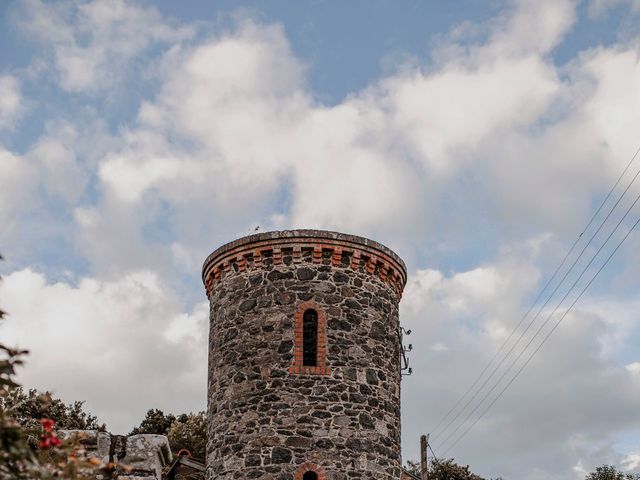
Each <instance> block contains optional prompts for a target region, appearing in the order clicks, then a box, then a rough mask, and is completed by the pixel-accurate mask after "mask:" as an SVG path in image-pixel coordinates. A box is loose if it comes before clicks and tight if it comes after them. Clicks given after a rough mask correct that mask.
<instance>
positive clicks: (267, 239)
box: [203, 230, 406, 480]
mask: <svg viewBox="0 0 640 480" xmlns="http://www.w3.org/2000/svg"><path fill="white" fill-rule="evenodd" d="M203 281H204V284H205V287H206V291H207V296H208V298H209V301H210V304H211V315H210V334H209V385H208V386H209V391H208V419H209V443H208V447H207V479H208V480H213V479H219V480H231V479H237V480H240V479H242V480H246V479H273V480H324V479H330V480H347V479H349V480H351V479H373V478H375V479H377V480H398V479H399V478H400V466H401V460H400V376H401V372H400V348H401V347H400V340H399V328H400V325H399V319H398V302H399V301H400V296H401V294H402V289H403V287H404V285H405V283H406V268H405V266H404V263H403V262H402V260H401V259H400V258H399V257H398V256H397V255H396V254H395V253H394V252H392V251H391V250H389V249H388V248H386V247H384V246H383V245H381V244H379V243H377V242H374V241H371V240H368V239H366V238H362V237H356V236H353V235H345V234H341V233H335V232H327V231H320V230H291V231H282V232H268V233H259V234H257V235H251V236H248V237H244V238H241V239H239V240H236V241H234V242H231V243H228V244H226V245H224V246H222V247H220V248H219V249H217V250H216V251H215V252H213V253H212V254H211V255H210V256H209V257H208V258H207V260H206V261H205V263H204V267H203Z"/></svg>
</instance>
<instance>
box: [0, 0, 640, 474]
mask: <svg viewBox="0 0 640 480" xmlns="http://www.w3.org/2000/svg"><path fill="white" fill-rule="evenodd" d="M0 12H2V15H1V21H2V24H1V27H0V225H1V227H0V248H1V252H2V254H3V255H4V256H5V257H6V260H5V261H4V262H3V263H2V265H1V267H0V272H1V273H2V275H3V277H4V279H3V283H2V284H1V285H0V304H1V305H2V308H3V309H5V310H7V311H8V312H9V313H10V316H9V318H8V321H7V322H5V324H4V325H3V326H2V327H1V329H0V334H1V335H2V339H3V341H6V342H8V343H10V344H18V345H21V346H23V347H27V348H29V349H30V350H31V352H32V353H31V355H30V357H29V364H28V366H27V367H26V368H25V369H24V370H23V371H22V372H21V375H20V378H21V381H22V382H23V383H24V384H25V385H27V386H30V387H37V388H40V389H51V390H53V391H54V392H55V393H56V394H57V395H58V396H60V397H62V398H63V399H65V400H67V401H72V400H77V399H81V400H86V406H87V409H88V410H90V411H92V412H94V413H95V414H97V415H98V416H99V417H100V419H102V420H104V421H106V422H107V423H108V425H109V427H110V429H111V430H112V431H113V432H118V433H125V432H127V431H128V430H129V429H130V428H131V427H132V426H133V425H134V424H135V423H136V422H138V421H139V420H140V419H141V418H142V416H143V415H144V412H145V411H146V410H147V409H149V408H151V407H156V408H161V409H163V410H165V411H171V412H175V413H179V412H185V411H195V410H201V409H203V408H204V406H205V403H206V396H205V379H206V336H207V328H208V323H207V304H206V298H205V295H204V291H203V288H202V285H201V283H200V267H201V264H202V261H203V259H204V258H205V257H206V255H207V254H208V253H210V252H211V251H212V250H213V249H215V248H216V247H217V246H219V245H220V244H222V243H224V242H226V241H229V240H232V239H234V238H236V237H238V236H242V235H245V234H247V233H249V232H250V231H252V230H253V229H254V228H255V226H258V225H259V226H260V228H261V230H271V229H283V228H300V227H314V228H323V229H332V230H339V231H344V232H348V233H354V234H358V235H363V236H368V237H371V238H374V239H376V240H379V241H381V242H383V243H385V244H386V245H388V246H389V247H391V248H392V249H394V250H395V251H397V252H398V253H399V254H400V255H401V256H402V257H403V258H404V259H405V260H406V262H407V266H408V270H409V282H408V285H407V287H406V290H405V295H404V297H403V300H402V305H401V306H402V309H401V316H402V323H403V324H404V326H405V327H406V328H410V329H412V330H413V334H412V335H411V337H410V342H411V343H412V344H413V346H414V350H413V352H412V354H411V363H412V366H413V369H414V374H413V375H412V376H411V377H407V378H405V380H404V381H403V425H404V427H403V455H404V457H405V459H407V458H416V457H417V456H418V452H417V450H418V448H417V446H418V437H419V435H420V434H422V433H427V432H434V435H433V447H434V449H435V451H436V453H438V454H439V455H446V456H448V457H452V456H453V457H455V458H456V459H457V460H458V461H459V462H461V463H465V464H467V463H468V464H470V465H471V467H472V469H473V470H475V471H477V472H479V473H482V474H484V475H487V476H489V475H494V476H497V475H502V476H504V477H505V478H508V479H525V480H535V479H579V478H583V477H584V472H585V471H589V470H590V469H592V468H593V467H594V466H595V465H598V464H602V463H604V462H608V463H613V464H616V465H620V466H622V467H624V468H625V469H628V470H630V471H638V472H640V347H639V346H638V345H640V313H638V312H640V294H639V293H638V287H637V286H638V285H639V281H640V274H639V272H638V269H637V265H638V262H639V261H640V253H639V252H640V235H638V234H632V235H631V236H629V237H628V238H627V240H626V242H625V243H624V244H623V245H622V247H620V249H619V250H618V251H617V253H616V256H615V257H614V258H613V260H612V261H611V262H610V264H609V265H607V267H606V269H605V270H603V272H602V274H601V275H600V276H599V277H598V278H597V280H596V281H595V282H594V283H593V285H592V286H591V288H590V289H589V290H588V291H587V293H586V294H585V295H584V297H583V298H582V299H581V300H580V301H579V303H578V304H577V305H576V307H575V308H574V309H573V310H572V311H571V312H569V314H568V315H566V316H565V317H564V320H563V321H562V323H561V324H560V325H559V327H558V328H557V330H556V331H555V333H553V335H552V336H551V337H550V338H549V340H548V342H546V343H545V344H544V347H543V348H542V349H541V350H540V351H539V353H538V354H537V355H536V356H535V357H533V360H532V361H531V363H530V364H529V366H528V367H527V368H526V369H525V370H524V371H523V372H522V374H521V375H520V376H519V377H518V378H517V380H516V381H515V382H514V383H513V384H512V385H511V386H510V387H509V388H508V389H507V390H506V391H505V393H504V395H502V397H501V398H500V399H499V400H498V401H497V402H496V403H495V404H494V405H493V406H492V407H491V409H490V410H489V411H488V412H487V413H486V414H485V415H484V416H483V417H480V414H481V413H482V412H483V411H484V410H485V406H486V405H488V404H489V403H490V402H491V400H492V399H493V398H494V397H495V395H496V394H497V393H498V392H500V391H501V390H502V388H503V385H505V384H506V382H507V381H508V380H509V378H511V377H512V376H513V374H514V373H515V372H516V371H517V370H518V368H519V365H521V364H523V362H524V361H525V360H526V359H527V357H528V356H529V353H530V352H531V351H534V349H535V348H536V347H537V345H538V344H539V342H540V341H541V338H542V336H543V335H545V334H546V333H547V332H549V331H550V328H552V326H553V325H554V324H555V322H556V321H558V320H559V319H561V318H563V315H564V312H566V308H567V306H568V305H570V303H571V301H572V300H573V298H575V295H576V294H577V293H578V292H579V289H580V288H581V287H582V286H583V285H584V284H585V283H586V281H588V279H589V278H591V276H592V275H593V274H594V273H595V271H596V269H597V268H599V266H600V265H602V263H603V262H604V260H605V259H606V256H607V255H608V254H609V253H610V252H611V251H613V248H614V247H615V245H616V244H617V243H618V242H619V241H620V240H622V239H623V238H624V235H625V234H626V232H627V231H628V230H629V228H630V227H631V226H632V225H633V223H634V222H635V221H636V219H637V217H638V215H640V205H637V208H632V209H631V210H630V213H629V215H628V216H627V217H626V218H624V219H623V215H624V212H625V211H626V210H627V209H628V208H629V206H630V205H632V202H633V199H634V198H636V195H638V193H640V187H637V186H636V185H635V184H633V185H632V187H631V188H630V189H629V191H628V193H627V195H626V196H625V197H623V199H622V200H621V201H620V203H619V205H618V207H617V208H616V209H615V210H614V211H613V213H612V215H611V217H610V218H609V219H608V221H607V222H605V224H604V226H603V227H602V229H601V230H600V232H598V234H597V235H596V236H595V238H594V240H593V242H592V243H591V244H590V245H588V246H586V245H587V243H586V242H587V240H588V239H589V238H590V237H591V236H592V235H593V233H594V232H596V228H597V226H598V225H599V224H600V222H601V220H602V219H603V218H604V215H605V214H606V213H607V212H608V211H609V210H610V209H611V207H612V206H613V205H614V201H615V200H617V199H618V198H619V197H620V195H621V193H622V191H623V190H624V187H625V186H626V185H627V184H629V182H630V180H631V179H632V178H633V175H634V174H635V173H636V172H637V171H638V169H640V159H639V160H638V162H637V163H634V164H632V166H631V167H630V169H629V170H628V171H627V174H626V175H625V177H624V178H623V180H621V182H620V185H619V187H618V188H617V189H616V190H615V191H614V193H613V194H612V197H611V198H609V200H608V201H607V203H606V205H605V207H603V209H602V211H601V212H602V213H601V215H600V216H599V217H598V218H597V220H595V221H594V223H593V224H592V227H590V229H589V230H588V231H587V232H585V234H584V235H583V237H581V239H580V243H579V244H578V246H577V247H576V249H575V250H574V255H573V257H570V259H569V260H568V263H566V264H565V267H568V265H570V264H571V262H572V259H573V258H577V254H578V253H579V252H580V251H581V250H583V249H584V251H585V253H584V257H583V259H582V260H579V261H578V263H577V266H576V267H575V269H574V270H573V271H572V272H569V273H568V274H567V279H566V282H565V283H563V284H560V285H559V286H558V289H557V294H556V296H554V297H552V298H551V299H550V300H549V302H548V303H547V304H546V305H545V304H544V301H545V300H546V299H547V297H548V295H550V294H551V293H552V291H553V290H554V287H555V285H556V284H557V281H558V280H559V279H560V278H561V277H562V275H563V272H564V270H562V271H561V272H560V274H559V275H558V276H557V277H556V278H555V279H554V282H552V283H551V286H550V287H549V289H548V290H547V291H546V292H547V294H548V295H547V296H543V297H542V300H541V301H539V302H538V303H537V304H536V305H535V308H533V309H532V313H531V314H530V315H529V316H527V317H526V320H525V322H524V323H523V326H524V325H527V324H528V323H529V322H530V321H533V320H531V319H534V320H535V323H533V325H532V327H531V329H530V330H529V331H528V332H527V333H526V334H525V336H524V338H523V340H522V341H521V342H520V344H518V345H516V346H515V347H514V349H513V353H512V355H511V357H508V358H507V360H505V361H504V363H503V365H502V367H501V368H502V370H500V369H499V370H498V372H497V373H496V375H495V376H494V377H493V378H491V379H490V380H488V381H487V382H486V388H485V389H484V390H483V391H481V392H479V393H478V394H477V396H476V397H475V399H473V401H470V403H469V407H468V408H467V409H465V410H464V411H462V412H461V413H460V414H459V415H458V418H457V420H456V422H453V423H452V425H451V426H450V427H448V428H447V429H445V428H444V427H445V426H447V424H448V423H449V420H452V419H453V418H455V412H454V414H452V415H450V416H449V418H447V419H446V421H445V422H441V420H442V419H443V417H445V415H446V413H447V412H448V410H449V409H450V407H451V406H452V405H454V404H455V402H456V401H457V400H458V399H459V398H460V396H461V395H462V394H463V393H464V392H465V391H466V390H467V389H468V387H469V386H470V385H471V384H472V382H473V381H474V379H475V378H476V377H477V375H478V374H479V373H480V371H481V370H482V367H483V366H484V365H485V364H486V363H487V362H488V361H489V360H490V359H491V358H492V356H493V354H494V352H496V350H498V349H499V348H500V346H501V345H502V344H503V342H504V341H505V340H507V339H508V338H509V333H510V332H511V331H512V329H513V328H514V327H515V326H516V325H517V324H518V323H519V321H520V320H521V318H523V315H524V314H525V313H526V312H527V309H528V308H529V307H530V306H531V304H532V302H533V301H534V300H535V299H536V296H537V295H538V293H539V292H540V290H541V289H542V288H543V287H544V286H545V283H546V282H547V281H548V280H549V278H550V277H551V275H552V273H553V271H554V269H555V267H556V266H557V265H558V264H559V263H560V261H561V260H562V258H563V256H564V254H565V253H566V252H567V250H568V249H569V248H570V247H571V245H572V244H573V242H574V240H576V239H577V238H578V235H579V234H580V233H581V232H582V231H583V230H584V227H585V226H586V225H587V223H588V222H589V220H590V218H591V216H592V214H593V213H594V212H595V211H596V209H597V207H598V206H599V205H600V203H601V202H602V200H603V199H605V198H606V197H605V196H606V194H607V192H608V191H609V189H610V188H611V186H612V185H613V184H614V183H615V182H616V179H617V178H618V176H619V174H620V173H621V172H622V171H623V169H624V168H625V166H626V165H627V164H628V162H629V161H630V159H631V158H632V156H633V154H634V152H635V151H636V150H637V149H638V147H640V135H639V134H638V133H639V132H640V29H638V24H639V23H638V22H639V21H640V2H638V0H590V1H582V2H579V1H573V0H529V1H527V0H523V1H506V0H505V1H500V0H494V1H491V2H485V1H481V0H460V1H457V2H445V1H432V2H427V1H424V2H418V1H413V0H407V1H405V2H401V3H397V2H391V1H388V0H374V1H354V2H338V1H320V0H316V1H309V2H293V1H290V2H288V1H280V0H278V1H273V2H270V3H263V2H258V1H255V2H251V1H246V2H237V1H231V0H229V1H223V0H220V1H217V2H195V1H194V2H189V1H181V2H172V1H168V0H167V1H164V2H150V1H146V2H145V1H142V2H133V1H124V0H114V1H100V0H94V1H88V2H84V1H83V2H72V1H64V0H63V1H59V2H41V1H39V0H25V1H17V2H16V1H10V2H2V5H1V6H0ZM639 183H640V182H639ZM621 219H622V222H621V225H620V227H619V229H618V230H617V231H615V232H614V231H613V228H614V227H615V225H616V224H617V223H618V221H619V220H621ZM610 232H613V233H612V235H611V241H610V243H608V244H604V240H605V239H606V238H607V236H608V235H609V233H610ZM601 245H604V246H603V250H602V251H601V254H600V256H599V257H597V258H596V259H595V260H594V262H593V263H592V264H591V266H589V265H588V260H589V259H590V257H589V255H593V254H595V253H596V251H597V249H598V248H599V247H600V246H601ZM583 268H586V273H585V276H584V277H582V278H580V277H579V273H580V272H581V271H582V270H583ZM576 279H577V284H576V288H578V290H575V291H574V292H573V293H571V292H570V295H569V296H568V297H567V300H566V301H565V302H563V303H559V302H560V300H561V299H562V296H563V295H564V293H565V292H567V291H568V289H569V287H570V286H571V285H572V283H573V282H574V281H575V280H576ZM557 305H559V308H558V310H557V311H556V315H555V316H551V314H552V312H553V310H554V308H555V307H556V306H557ZM538 311H540V314H539V315H538V317H537V319H536V317H535V316H534V314H535V313H536V312H538ZM546 319H550V321H549V322H548V323H547V324H546V326H545V323H544V322H545V320H546ZM543 327H544V328H543ZM538 328H542V330H541V334H540V336H538V337H535V338H533V340H532V343H531V345H530V348H529V350H526V351H525V353H524V354H522V356H521V358H520V364H516V365H515V366H514V367H513V368H512V369H511V370H510V371H509V370H507V367H509V365H511V364H512V362H513V361H515V360H516V358H517V354H518V352H520V351H521V349H522V348H524V346H525V345H526V344H527V342H528V341H529V339H530V338H532V336H533V334H534V333H535V332H536V331H537V330H538ZM518 336H519V333H517V334H516V335H515V336H513V337H511V338H512V342H514V341H515V339H516V338H518ZM508 350H509V346H507V347H505V349H503V350H502V352H503V353H506V352H507V351H508ZM497 364H498V363H497V361H496V362H495V363H494V365H497ZM492 368H493V367H492ZM490 371H491V369H489V372H490ZM503 372H507V373H506V374H505V375H506V376H505V377H504V380H503V382H502V383H499V384H497V385H496V389H495V390H494V391H493V392H492V393H490V394H487V393H486V392H489V391H490V390H489V388H490V387H491V385H493V384H494V382H495V381H496V380H498V379H499V378H500V377H501V375H502V374H503ZM482 383H483V382H482V381H480V382H478V383H477V386H480V385H481V384H482ZM485 394H486V395H487V396H486V401H485V402H484V403H482V404H480V403H479V402H480V400H481V399H482V398H483V397H485ZM466 398H472V397H471V396H470V395H469V396H468V397H466ZM465 403H466V400H465V401H463V402H462V403H461V404H460V407H462V406H463V405H464V404H465ZM476 405H478V407H477V408H475V411H474V407H475V406H476ZM467 418H468V420H467V422H466V423H464V422H463V420H465V419H467ZM478 418H479V421H478V422H477V423H475V421H476V420H477V419H478ZM473 423H475V426H474V427H473V428H472V429H471V430H469V431H468V433H467V434H466V435H465V436H464V437H463V438H462V439H461V440H460V442H459V443H457V444H456V445H455V446H453V448H450V449H448V448H447V447H448V445H449V444H451V443H453V441H454V440H455V439H456V438H457V437H458V436H459V435H460V434H462V433H463V432H464V431H466V429H467V427H468V426H470V425H472V424H473ZM438 425H440V426H439V427H438ZM436 427H438V429H436ZM442 430H444V431H442ZM439 431H440V432H439ZM452 432H453V433H452Z"/></svg>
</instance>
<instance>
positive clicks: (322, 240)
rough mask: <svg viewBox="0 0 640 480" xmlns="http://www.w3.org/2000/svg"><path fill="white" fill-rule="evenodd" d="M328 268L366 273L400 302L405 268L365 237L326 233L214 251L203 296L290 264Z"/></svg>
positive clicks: (254, 240) (256, 238)
mask: <svg viewBox="0 0 640 480" xmlns="http://www.w3.org/2000/svg"><path fill="white" fill-rule="evenodd" d="M291 263H293V264H303V263H314V264H322V263H324V264H330V265H333V266H335V267H343V268H350V269H353V270H359V271H364V272H366V273H368V274H369V275H371V276H374V277H376V278H378V279H379V280H381V281H383V282H385V283H387V284H388V285H389V286H390V287H391V289H392V290H393V291H394V292H395V293H396V295H397V296H398V299H399V298H400V297H401V296H402V291H403V289H404V286H405V284H406V282H407V270H406V267H405V264H404V262H403V261H402V260H401V259H400V257H399V256H398V255H396V254H395V253H394V252H393V251H392V250H390V249H388V248H387V247H385V246H384V245H382V244H380V243H378V242H374V241H373V240H369V239H367V238H364V237H358V236H355V235H347V234H343V233H337V232H329V231H324V230H284V231H277V232H265V233H259V234H256V235H250V236H247V237H243V238H240V239H238V240H235V241H233V242H230V243H227V244H226V245H223V246H222V247H220V248H218V249H217V250H216V251H214V252H213V253H212V254H211V255H209V257H207V259H206V260H205V262H204V265H203V267H202V281H203V282H204V285H205V289H206V291H207V296H208V297H209V298H210V297H211V293H212V291H213V289H214V288H215V286H216V285H217V283H218V282H219V281H220V280H221V279H222V278H224V277H225V276H226V275H229V274H230V273H232V272H242V271H245V270H254V269H261V268H265V267H269V266H271V265H273V266H277V265H283V264H285V265H288V264H291Z"/></svg>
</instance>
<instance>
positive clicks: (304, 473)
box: [293, 462, 327, 480]
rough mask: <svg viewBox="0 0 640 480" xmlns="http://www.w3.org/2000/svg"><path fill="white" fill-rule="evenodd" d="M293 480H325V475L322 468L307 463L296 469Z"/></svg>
mask: <svg viewBox="0 0 640 480" xmlns="http://www.w3.org/2000/svg"><path fill="white" fill-rule="evenodd" d="M293 480H327V474H326V473H325V472H324V469H323V468H322V467H319V466H318V465H315V464H313V463H309V462H307V463H303V464H302V465H300V467H298V469H297V470H296V473H295V474H294V475H293Z"/></svg>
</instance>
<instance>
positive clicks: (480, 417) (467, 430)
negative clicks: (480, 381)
mask: <svg viewBox="0 0 640 480" xmlns="http://www.w3.org/2000/svg"><path fill="white" fill-rule="evenodd" d="M639 223H640V218H638V220H636V222H635V223H634V224H633V226H632V227H631V228H630V229H629V231H628V232H627V234H626V235H625V236H624V237H623V239H622V240H621V241H620V242H619V243H618V245H616V248H615V249H614V250H613V251H612V252H611V254H610V255H609V256H608V257H607V259H606V260H605V262H604V263H603V264H602V266H601V267H600V268H599V269H598V271H597V272H596V273H595V274H594V275H593V277H591V280H589V282H588V283H587V284H586V285H585V287H584V288H583V289H582V291H581V292H580V294H579V295H578V296H577V297H576V298H575V300H574V301H573V303H572V304H571V305H570V306H569V308H568V309H567V310H566V311H565V312H564V314H563V315H562V317H560V319H559V320H558V321H557V322H556V324H555V325H554V326H553V328H551V330H550V331H549V332H548V333H547V335H546V336H545V337H544V338H543V339H542V342H540V345H538V347H537V348H536V349H535V350H534V351H533V352H532V353H531V355H529V357H528V358H527V360H526V361H525V363H524V364H523V365H522V366H521V367H520V369H519V370H518V371H517V372H516V374H515V375H514V376H513V377H512V378H511V380H509V382H508V383H507V384H506V385H505V386H504V388H503V389H502V390H501V391H500V393H498V395H497V396H496V398H494V399H493V401H492V402H491V403H490V404H489V405H488V406H487V408H485V409H484V411H483V412H482V413H481V414H480V416H479V417H478V418H477V419H476V420H475V421H474V422H473V423H472V424H471V425H470V426H469V427H468V428H467V429H466V430H465V431H464V432H463V433H462V435H460V436H459V437H458V438H457V439H456V441H455V442H453V444H451V446H450V447H449V448H448V449H447V450H446V452H448V451H449V450H451V449H452V448H453V447H455V446H456V445H457V444H458V442H459V441H460V440H462V438H464V436H465V435H466V434H467V433H468V432H469V431H470V430H471V429H472V428H473V427H474V426H475V425H476V424H477V423H478V422H479V421H480V420H481V419H482V417H484V415H485V414H486V413H487V412H488V411H489V409H490V408H491V407H492V406H493V405H494V404H495V403H496V402H497V401H498V399H500V397H501V396H502V394H503V393H504V392H505V391H506V390H507V389H508V388H509V387H510V386H511V384H512V383H513V382H514V381H515V380H516V378H518V376H519V375H520V373H522V371H523V370H524V369H525V368H526V367H527V365H529V362H530V361H531V359H532V358H533V357H534V356H535V355H536V354H537V353H538V351H540V349H541V348H542V346H543V345H544V344H545V342H546V341H547V340H548V339H549V337H550V336H551V334H553V332H554V331H555V330H556V329H557V328H558V326H559V325H560V324H561V323H562V321H563V320H564V318H565V317H566V316H567V315H568V314H569V312H571V310H572V309H573V307H574V306H575V304H576V303H578V300H580V298H582V295H584V293H585V292H586V291H587V289H588V288H589V287H590V286H591V284H592V283H593V282H594V280H595V279H596V277H597V276H598V275H599V274H600V272H601V271H602V270H603V269H604V267H606V266H607V264H608V263H609V261H610V260H611V258H613V256H614V255H615V254H616V252H617V251H618V249H619V248H620V246H621V245H622V244H623V243H624V242H625V241H626V240H627V238H628V237H629V235H631V232H633V230H635V228H636V227H637V226H638V224H639ZM554 312H555V310H554ZM446 452H445V453H446Z"/></svg>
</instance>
